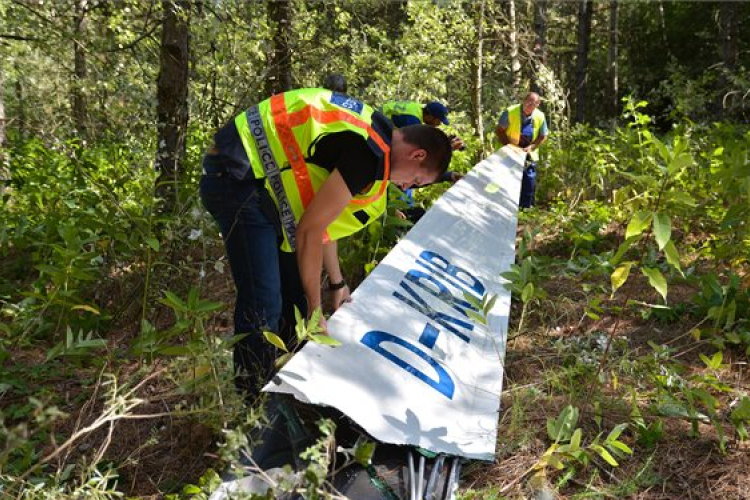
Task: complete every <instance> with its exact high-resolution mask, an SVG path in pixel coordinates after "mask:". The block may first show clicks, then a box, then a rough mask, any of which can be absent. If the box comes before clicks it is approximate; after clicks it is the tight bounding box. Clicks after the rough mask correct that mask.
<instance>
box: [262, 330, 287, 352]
mask: <svg viewBox="0 0 750 500" xmlns="http://www.w3.org/2000/svg"><path fill="white" fill-rule="evenodd" d="M263 336H264V337H265V338H266V340H267V341H268V342H270V343H271V344H272V345H274V346H276V347H278V348H279V349H281V350H282V351H284V352H289V349H287V347H286V344H285V343H284V341H283V340H281V337H279V336H278V335H276V334H275V333H273V332H263Z"/></svg>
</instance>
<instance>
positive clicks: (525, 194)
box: [518, 161, 537, 208]
mask: <svg viewBox="0 0 750 500" xmlns="http://www.w3.org/2000/svg"><path fill="white" fill-rule="evenodd" d="M536 167H537V164H536V162H534V161H527V162H526V166H525V168H524V169H523V177H522V178H521V198H520V200H519V201H518V206H519V208H530V207H533V206H534V194H535V193H536Z"/></svg>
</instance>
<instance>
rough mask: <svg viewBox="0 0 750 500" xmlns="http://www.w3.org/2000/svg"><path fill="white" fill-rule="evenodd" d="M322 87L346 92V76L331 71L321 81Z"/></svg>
mask: <svg viewBox="0 0 750 500" xmlns="http://www.w3.org/2000/svg"><path fill="white" fill-rule="evenodd" d="M323 87H324V88H327V89H328V90H333V91H334V92H342V93H344V94H345V93H346V78H345V77H344V75H342V74H341V73H331V74H330V75H328V76H326V79H325V80H324V81H323Z"/></svg>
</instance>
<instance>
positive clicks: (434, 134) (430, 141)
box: [398, 124, 453, 175]
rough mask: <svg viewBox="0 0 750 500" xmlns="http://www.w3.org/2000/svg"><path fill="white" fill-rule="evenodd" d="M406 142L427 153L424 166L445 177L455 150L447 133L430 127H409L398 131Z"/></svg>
mask: <svg viewBox="0 0 750 500" xmlns="http://www.w3.org/2000/svg"><path fill="white" fill-rule="evenodd" d="M398 130H399V132H401V134H402V135H403V138H404V140H405V141H406V142H408V143H409V144H411V145H412V146H416V147H418V148H421V149H424V150H425V151H427V158H426V159H425V161H424V162H423V164H422V165H423V166H424V167H426V168H427V169H428V170H430V171H431V172H432V171H437V174H438V175H443V174H444V173H445V171H446V170H448V165H450V163H451V156H452V155H453V148H452V147H451V141H450V139H449V138H448V136H447V135H445V132H443V131H442V130H440V129H439V128H437V127H431V126H430V125H424V124H422V125H409V126H407V127H402V128H400V129H398Z"/></svg>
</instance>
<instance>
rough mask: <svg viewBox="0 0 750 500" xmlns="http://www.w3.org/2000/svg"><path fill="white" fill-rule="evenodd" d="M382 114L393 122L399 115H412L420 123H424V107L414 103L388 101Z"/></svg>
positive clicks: (382, 108)
mask: <svg viewBox="0 0 750 500" xmlns="http://www.w3.org/2000/svg"><path fill="white" fill-rule="evenodd" d="M380 110H381V111H382V113H383V114H384V115H385V116H387V117H388V118H390V119H391V120H393V117H394V116H397V115H412V116H416V117H417V118H418V119H419V123H424V116H423V114H422V105H421V104H419V103H418V102H414V101H388V102H386V103H385V104H383V106H382V107H381V108H380Z"/></svg>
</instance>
